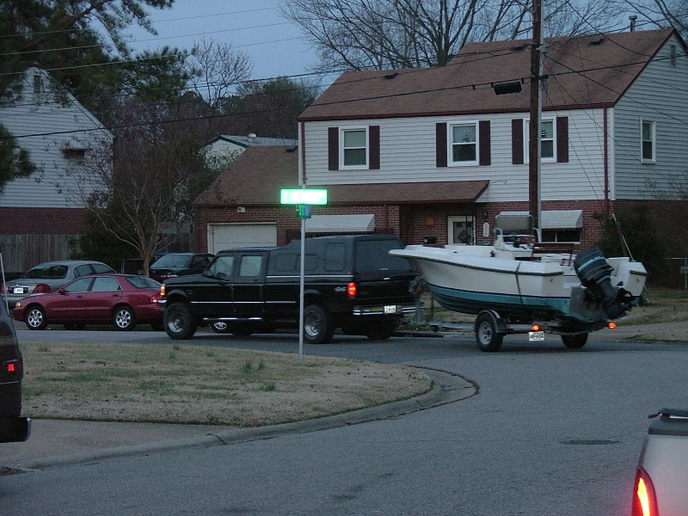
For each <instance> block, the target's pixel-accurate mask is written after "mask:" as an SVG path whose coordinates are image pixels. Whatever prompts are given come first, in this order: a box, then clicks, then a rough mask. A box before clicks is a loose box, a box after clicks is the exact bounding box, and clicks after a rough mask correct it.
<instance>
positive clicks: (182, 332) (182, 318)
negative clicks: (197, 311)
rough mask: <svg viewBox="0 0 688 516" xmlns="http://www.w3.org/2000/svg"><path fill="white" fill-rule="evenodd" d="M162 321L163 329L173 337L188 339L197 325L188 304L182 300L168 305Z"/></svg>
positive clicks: (194, 331)
mask: <svg viewBox="0 0 688 516" xmlns="http://www.w3.org/2000/svg"><path fill="white" fill-rule="evenodd" d="M163 321H164V324H165V331H166V332H167V334H168V335H169V336H170V337H172V338H173V339H179V340H185V339H190V338H191V337H193V334H194V333H196V328H197V327H198V321H196V318H195V317H194V316H193V315H191V311H190V310H189V306H188V305H187V304H186V303H182V302H177V303H172V304H171V305H170V306H168V307H167V309H166V310H165V314H164V316H163Z"/></svg>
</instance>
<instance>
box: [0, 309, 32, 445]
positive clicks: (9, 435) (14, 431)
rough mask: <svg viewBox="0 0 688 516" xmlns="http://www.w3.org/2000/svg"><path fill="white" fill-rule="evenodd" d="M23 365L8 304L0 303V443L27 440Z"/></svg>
mask: <svg viewBox="0 0 688 516" xmlns="http://www.w3.org/2000/svg"><path fill="white" fill-rule="evenodd" d="M23 376H24V364H23V361H22V355H21V352H20V351H19V345H18V343H17V336H16V332H15V331H14V325H13V324H12V321H11V320H10V317H9V314H8V312H7V307H6V306H5V304H4V303H0V443H9V442H18V441H26V440H27V439H28V438H29V434H30V433H31V419H30V418H28V417H22V416H21V404H22V393H21V386H22V377H23Z"/></svg>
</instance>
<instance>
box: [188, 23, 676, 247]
mask: <svg viewBox="0 0 688 516" xmlns="http://www.w3.org/2000/svg"><path fill="white" fill-rule="evenodd" d="M529 61H530V42H529V41H506V42H489V43H474V44H469V45H467V46H466V47H464V48H463V49H462V50H461V52H460V53H459V54H457V55H456V56H455V57H454V59H453V60H452V61H451V62H450V63H449V64H448V65H447V66H445V67H438V68H430V69H404V70H396V71H373V72H348V73H345V74H343V75H342V76H341V77H340V78H339V79H337V80H336V81H335V82H334V83H333V84H332V85H331V86H330V87H329V88H328V89H327V90H326V91H325V92H324V93H323V94H322V95H321V96H320V97H319V98H318V99H317V100H316V101H315V102H314V103H313V104H312V105H311V106H310V107H309V108H307V109H306V110H305V111H304V112H303V113H302V114H301V116H300V117H299V134H300V144H299V145H300V147H299V149H300V150H299V156H298V166H297V167H296V168H297V169H298V170H299V172H298V173H299V174H300V177H301V179H302V180H303V182H304V183H305V184H306V185H307V186H308V187H325V188H327V189H328V193H329V199H330V202H329V204H328V206H326V207H317V208H315V209H314V213H315V214H316V215H318V216H320V215H325V216H331V215H349V216H350V215H359V216H360V215H367V216H368V221H369V222H370V221H372V224H371V223H369V224H368V225H367V226H365V227H364V225H361V226H360V227H358V228H355V229H357V230H358V231H365V230H367V231H388V232H393V233H396V234H398V235H399V236H400V237H401V238H402V240H403V241H405V242H406V243H421V242H423V241H424V240H426V241H431V242H432V241H435V242H436V243H437V244H438V245H442V244H446V243H448V242H449V243H459V244H460V243H465V244H471V243H488V242H490V241H491V239H492V233H491V229H492V226H493V224H494V219H495V216H496V215H498V214H499V213H501V212H509V211H527V210H528V191H529V187H528V150H527V149H528V119H529V69H530V68H529V67H530V63H529ZM544 71H545V75H546V77H547V79H546V86H545V91H544V95H543V114H542V135H543V136H542V170H541V195H542V209H543V213H542V221H541V226H542V228H543V240H546V241H551V242H573V243H575V244H577V245H580V246H587V245H590V244H592V243H594V242H595V241H596V240H598V239H599V237H600V236H601V234H602V233H601V226H600V222H599V216H600V215H601V214H605V213H614V212H615V211H616V210H618V209H619V208H620V207H622V206H624V205H627V204H629V203H635V202H640V201H651V200H656V199H657V197H658V195H660V194H661V196H663V198H671V195H672V190H675V188H676V186H677V185H678V184H679V183H682V185H683V186H685V184H686V183H685V178H686V163H688V146H686V145H685V141H687V140H688V124H686V122H685V121H686V120H688V103H687V102H686V92H687V91H688V59H687V57H686V45H685V43H684V42H683V41H682V40H681V38H680V37H679V36H678V35H677V33H676V32H675V31H673V30H671V29H662V30H654V31H643V32H626V33H617V34H606V35H595V36H577V37H566V38H553V39H548V40H547V53H546V57H545V66H544ZM514 80H517V81H520V82H521V83H522V91H521V92H518V93H512V94H505V95H497V94H495V90H494V88H493V87H494V85H495V84H497V83H502V82H504V81H514ZM266 158H267V156H266ZM291 166H292V167H294V166H296V164H295V163H292V164H291ZM242 167H245V168H242ZM258 167H264V170H263V169H260V170H259V168H258ZM231 169H232V176H231V177H230V176H224V177H223V179H222V180H223V181H225V182H227V183H228V184H232V185H234V184H237V185H238V184H239V183H241V182H243V181H245V180H246V179H248V178H249V177H250V176H253V175H259V176H260V177H262V178H263V179H264V182H263V183H262V184H261V185H260V188H261V189H263V190H265V192H264V193H263V199H264V200H267V199H269V198H271V199H274V200H275V201H274V202H276V201H277V199H278V194H279V192H278V190H279V188H280V187H281V186H280V184H279V183H281V182H283V181H281V180H280V181H271V175H270V170H271V164H270V163H269V161H267V159H266V160H263V161H262V162H256V161H253V162H247V163H243V162H241V161H240V160H237V162H235V163H234V164H233V165H232V167H231ZM292 173H293V174H296V173H297V172H296V170H292ZM280 178H281V176H280ZM297 182H298V179H297V178H294V179H293V183H294V184H297ZM226 186H227V185H226ZM230 190H231V188H229V187H227V191H228V192H229V191H230ZM202 197H203V196H202ZM207 201H209V198H208V197H207V196H206V197H203V198H199V199H198V200H197V209H198V212H199V213H202V212H203V211H204V210H205V209H206V208H208V209H210V208H211V206H210V205H205V204H204V203H205V202H207ZM250 202H251V199H249V198H248V197H247V198H244V197H242V196H241V194H240V193H239V192H237V193H236V195H234V196H230V197H228V198H226V199H225V203H226V204H225V208H224V209H225V211H224V214H222V215H220V214H219V213H218V212H215V215H214V218H213V219H212V224H218V223H221V222H223V223H226V224H230V223H233V222H235V221H236V220H237V218H238V216H239V215H241V216H242V217H243V220H244V221H245V222H246V223H250V222H252V221H253V220H256V221H258V220H259V221H260V222H261V223H270V224H273V226H274V230H275V235H276V238H275V240H276V242H277V243H283V242H284V241H286V240H288V239H289V238H290V237H291V236H293V234H294V230H295V228H298V219H295V218H294V216H293V213H292V212H293V210H289V211H288V212H285V211H284V210H285V208H284V207H279V206H277V205H273V207H272V212H270V208H269V206H268V205H264V206H263V205H261V210H262V211H261V213H260V218H259V219H258V218H255V219H254V217H252V215H251V210H250V209H249V205H250ZM227 208H229V209H227ZM240 208H242V209H243V210H242V211H241V212H239V210H240ZM285 215H288V216H285ZM223 217H224V220H223ZM314 218H315V217H314ZM341 220H344V219H341ZM198 222H199V224H200V225H199V226H197V235H199V237H200V235H201V233H204V234H207V233H208V231H209V226H208V224H210V223H211V222H210V219H209V218H204V217H199V219H198ZM329 222H332V220H329ZM203 224H206V225H205V226H204V225H203ZM344 226H346V223H342V224H340V225H339V227H340V228H341V229H342V230H343V231H344V230H345V229H344ZM320 229H322V228H320ZM336 230H337V223H336V222H335V223H334V224H333V225H330V231H332V232H334V231H336ZM201 248H202V247H201ZM209 250H210V249H209Z"/></svg>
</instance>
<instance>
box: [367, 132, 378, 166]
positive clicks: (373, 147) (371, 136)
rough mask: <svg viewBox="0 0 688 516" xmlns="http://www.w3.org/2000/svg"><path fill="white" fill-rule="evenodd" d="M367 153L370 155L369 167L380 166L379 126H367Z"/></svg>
mask: <svg viewBox="0 0 688 516" xmlns="http://www.w3.org/2000/svg"><path fill="white" fill-rule="evenodd" d="M368 146H369V150H368V155H369V157H370V164H369V166H368V168H369V169H371V170H373V169H378V168H380V126H379V125H371V126H370V127H368Z"/></svg>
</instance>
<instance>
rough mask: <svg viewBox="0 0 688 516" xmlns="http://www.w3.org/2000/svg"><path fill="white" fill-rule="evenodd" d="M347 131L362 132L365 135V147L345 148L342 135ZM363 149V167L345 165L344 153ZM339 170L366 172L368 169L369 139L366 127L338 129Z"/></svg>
mask: <svg viewBox="0 0 688 516" xmlns="http://www.w3.org/2000/svg"><path fill="white" fill-rule="evenodd" d="M348 131H363V132H364V133H365V147H345V146H344V134H345V133H346V132H348ZM361 148H364V149H365V164H363V165H345V164H344V151H345V150H347V149H361ZM339 168H340V170H367V169H368V168H370V138H369V135H368V127H367V126H365V127H358V126H356V127H340V128H339Z"/></svg>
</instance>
